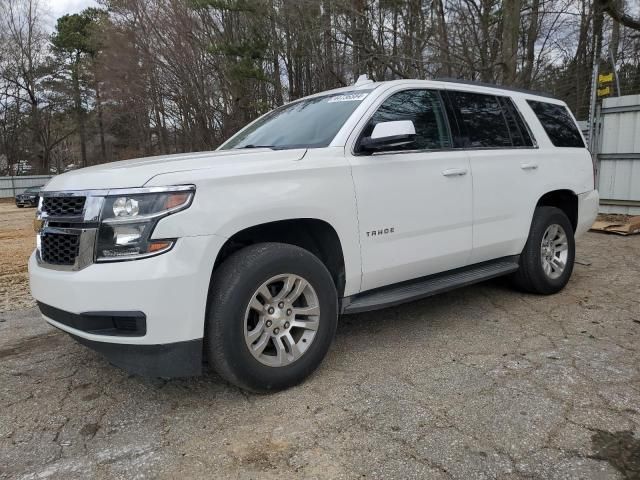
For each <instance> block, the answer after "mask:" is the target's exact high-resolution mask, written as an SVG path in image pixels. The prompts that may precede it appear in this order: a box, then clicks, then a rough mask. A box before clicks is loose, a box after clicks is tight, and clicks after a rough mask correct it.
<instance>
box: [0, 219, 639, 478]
mask: <svg viewBox="0 0 640 480" xmlns="http://www.w3.org/2000/svg"><path fill="white" fill-rule="evenodd" d="M2 215H4V213H3V214H2ZM1 218H2V221H4V220H5V217H4V216H3V217H1ZM1 238H3V237H0V239H1ZM4 248H5V247H4V246H3V249H4ZM5 258H6V257H5V254H4V250H3V255H2V262H3V263H4V262H5V261H6V260H5ZM578 259H579V261H581V262H582V263H583V264H579V265H576V269H575V271H574V276H573V279H572V281H571V282H570V284H569V286H568V287H567V288H566V289H565V290H564V291H563V292H562V293H560V294H558V295H555V296H552V297H538V296H532V295H524V294H521V293H517V292H514V291H512V290H510V289H509V288H508V286H507V285H506V283H505V282H504V281H493V282H489V283H485V284H481V285H477V286H473V287H469V288H465V289H462V290H459V291H456V292H451V293H448V294H444V295H441V296H438V297H433V298H431V299H427V300H424V301H420V302H416V303H413V304H408V305H404V306H401V307H398V308H393V309H387V310H382V311H379V312H372V313H368V314H361V315H356V316H350V317H343V318H342V319H341V323H340V326H339V329H338V334H337V338H336V342H335V345H334V347H333V349H332V350H331V352H330V353H329V356H328V358H327V359H326V361H325V362H324V363H323V365H322V366H321V368H320V369H319V370H318V371H317V372H316V373H315V374H314V375H313V376H312V377H311V378H310V379H308V380H307V381H306V382H305V383H304V384H303V385H301V386H299V387H296V388H293V389H291V390H288V391H285V392H281V393H278V394H273V395H262V396H261V395H253V394H247V393H245V392H243V391H241V390H239V389H237V388H235V387H232V386H230V385H228V384H226V383H225V382H223V381H222V380H221V379H220V378H219V377H217V376H216V375H214V374H210V375H207V376H204V377H202V378H198V379H185V380H172V381H162V380H146V379H142V378H139V377H134V376H129V375H127V374H125V373H123V372H122V371H121V370H119V369H117V368H115V367H112V366H110V365H109V364H108V363H107V362H106V361H104V360H103V359H102V358H101V357H100V356H99V355H98V354H96V353H94V352H92V351H90V350H88V349H86V348H84V347H82V346H80V345H78V344H76V343H75V342H74V341H73V340H72V339H71V338H70V337H68V336H67V335H65V334H62V333H60V332H57V331H55V330H54V329H52V328H50V327H48V326H46V325H45V324H44V322H42V321H41V320H39V319H38V315H37V312H36V310H35V309H33V308H30V309H21V310H14V311H10V312H4V313H0V478H25V479H30V478H65V479H68V478H83V479H84V478H123V479H130V478H138V477H139V478H176V477H182V478H243V479H244V478H246V479H249V478H260V479H270V478H274V479H275V478H281V477H291V478H330V479H337V478H403V479H404V478H433V479H448V478H455V479H475V478H501V479H520V478H523V479H525V478H526V479H529V478H540V479H622V478H626V479H638V478H640V368H639V365H640V363H639V361H640V345H639V340H640V313H639V311H640V309H639V308H638V307H639V306H640V305H639V304H640V275H638V273H639V272H640V236H636V237H627V238H624V237H617V236H612V235H605V234H596V233H589V234H587V235H586V236H585V237H583V238H582V239H581V240H580V241H579V242H578ZM10 262H11V259H9V263H10ZM586 263H590V265H585V264H586ZM3 268H4V265H3ZM3 275H4V274H3ZM4 278H5V277H3V282H4ZM19 285H21V287H20V288H24V285H23V284H22V283H20V284H19ZM11 288H13V287H11ZM5 292H6V291H5ZM14 293H15V290H11V289H10V290H9V294H10V295H14ZM5 295H6V293H5ZM24 296H25V294H24V293H23V294H22V296H21V297H20V298H23V297H24Z"/></svg>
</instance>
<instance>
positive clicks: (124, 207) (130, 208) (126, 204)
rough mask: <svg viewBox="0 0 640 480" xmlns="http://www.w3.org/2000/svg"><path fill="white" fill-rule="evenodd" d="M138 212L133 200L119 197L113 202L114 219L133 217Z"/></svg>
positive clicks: (136, 203) (138, 208) (137, 206)
mask: <svg viewBox="0 0 640 480" xmlns="http://www.w3.org/2000/svg"><path fill="white" fill-rule="evenodd" d="M139 211H140V207H139V205H138V201H137V200H135V199H133V198H126V197H120V198H116V200H115V201H114V202H113V214H114V215H115V216H116V217H135V216H136V215H138V212H139Z"/></svg>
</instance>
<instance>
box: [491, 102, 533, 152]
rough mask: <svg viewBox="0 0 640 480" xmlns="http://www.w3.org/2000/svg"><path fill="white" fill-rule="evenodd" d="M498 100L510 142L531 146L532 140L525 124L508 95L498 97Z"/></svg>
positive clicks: (521, 145)
mask: <svg viewBox="0 0 640 480" xmlns="http://www.w3.org/2000/svg"><path fill="white" fill-rule="evenodd" d="M498 101H499V102H500V105H501V106H502V111H503V112H504V118H505V120H506V121H507V126H508V127H509V134H510V135H511V143H512V144H513V146H514V147H532V146H533V140H532V139H531V134H530V133H529V129H528V128H527V125H526V124H525V123H524V120H523V119H522V116H521V115H520V112H519V111H518V109H517V107H516V106H515V105H514V104H513V101H512V100H511V99H510V98H508V97H498Z"/></svg>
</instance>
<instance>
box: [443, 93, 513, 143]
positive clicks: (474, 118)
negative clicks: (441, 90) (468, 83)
mask: <svg viewBox="0 0 640 480" xmlns="http://www.w3.org/2000/svg"><path fill="white" fill-rule="evenodd" d="M449 95H450V96H451V98H452V99H453V103H454V105H455V106H456V107H457V109H458V112H459V115H460V121H461V122H462V125H461V127H462V129H463V135H464V136H466V137H467V138H468V143H467V145H465V146H466V147H467V148H496V147H497V148H500V147H507V148H508V147H511V146H512V143H511V135H509V128H508V126H507V122H506V120H505V116H504V115H503V113H502V107H501V106H500V103H499V102H498V99H497V98H496V97H495V96H493V95H483V94H481V93H471V92H451V93H450V94H449Z"/></svg>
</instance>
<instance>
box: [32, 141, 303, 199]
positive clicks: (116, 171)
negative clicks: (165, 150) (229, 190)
mask: <svg viewBox="0 0 640 480" xmlns="http://www.w3.org/2000/svg"><path fill="white" fill-rule="evenodd" d="M305 152H306V150H305V149H295V150H271V149H268V148H260V149H258V148H256V149H245V150H224V151H213V152H196V153H183V154H178V155H162V156H157V157H145V158H138V159H135V160H124V161H120V162H113V163H105V164H103V165H96V166H93V167H87V168H81V169H79V170H73V171H71V172H67V173H63V174H61V175H57V176H55V177H53V178H52V179H51V181H49V183H48V184H47V185H46V187H44V188H43V191H48V192H55V191H65V190H101V189H110V188H133V187H142V186H144V184H145V183H147V182H148V181H149V180H151V179H152V178H153V177H155V176H156V175H161V174H163V173H173V172H183V171H192V170H220V172H224V174H225V175H229V174H232V173H233V170H234V169H238V170H239V171H240V170H242V171H247V169H250V170H255V172H261V171H264V172H268V171H269V170H271V169H272V168H275V167H277V166H278V164H280V165H281V164H282V163H283V162H291V161H295V160H300V159H301V158H302V157H304V154H305Z"/></svg>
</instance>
